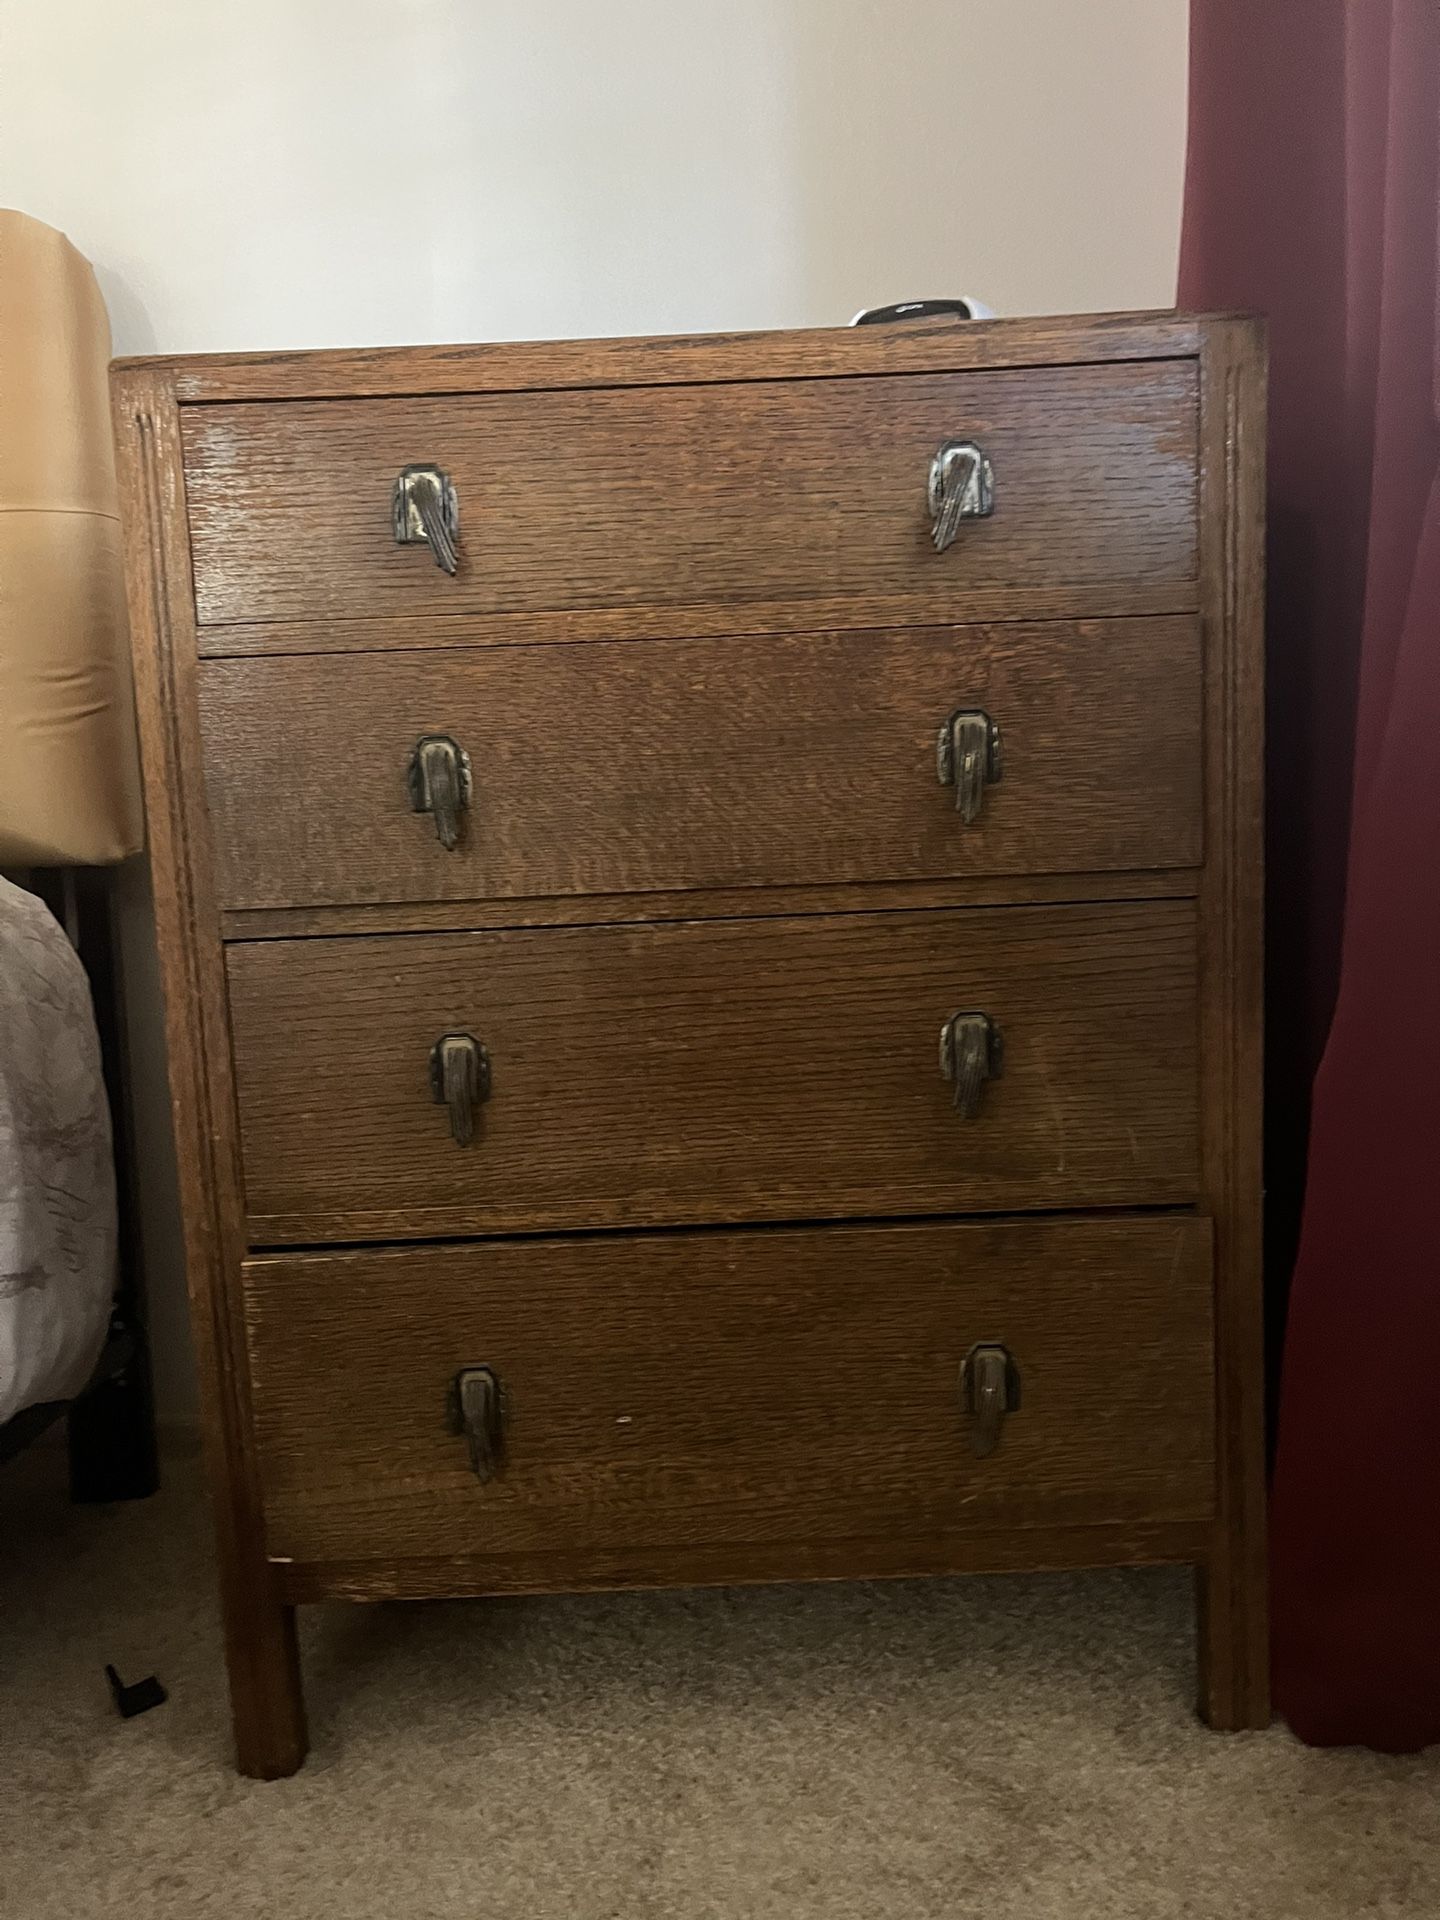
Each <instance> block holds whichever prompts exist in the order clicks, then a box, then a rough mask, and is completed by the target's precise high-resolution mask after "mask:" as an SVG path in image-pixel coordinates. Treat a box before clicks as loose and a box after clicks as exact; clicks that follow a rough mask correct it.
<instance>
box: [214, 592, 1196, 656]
mask: <svg viewBox="0 0 1440 1920" xmlns="http://www.w3.org/2000/svg"><path fill="white" fill-rule="evenodd" d="M938 598H939V601H940V603H941V616H942V617H943V618H945V619H952V618H953V613H954V610H953V607H952V606H951V605H950V601H951V598H952V596H950V595H949V594H948V592H945V593H942V594H941V595H940V596H938ZM1197 599H1198V588H1197V584H1196V582H1195V581H1194V580H1159V581H1152V580H1136V579H1120V580H1101V581H1098V582H1092V583H1091V584H1089V585H1083V584H1082V585H1077V584H1075V583H1073V582H1069V581H1065V580H1059V581H1047V580H1044V579H1036V580H1034V581H1032V582H1031V583H1029V584H1028V585H1027V586H1026V589H1025V593H1024V596H1023V599H1022V600H1020V601H1017V599H1016V596H1015V594H1014V592H1013V591H1012V589H1011V588H1009V587H1007V586H1004V585H1000V586H994V587H976V588H974V589H973V590H971V591H967V593H966V595H965V605H964V612H963V619H964V622H965V624H966V625H969V626H979V625H986V624H990V625H998V624H999V623H1001V622H1004V621H1023V622H1025V623H1033V622H1034V621H1037V620H1092V619H1093V620H1112V619H1120V618H1123V617H1127V616H1130V615H1135V616H1137V617H1146V616H1152V615H1163V614H1173V613H1189V614H1193V613H1194V612H1195V608H1196V603H1197ZM915 624H919V625H925V624H927V621H926V619H925V617H924V601H923V599H922V598H921V597H920V596H917V595H916V594H914V593H909V594H905V593H845V594H824V593H822V594H814V595H807V596H806V597H805V598H804V599H803V600H746V601H744V602H743V603H737V602H733V601H732V602H726V601H714V600H712V601H708V602H706V601H702V602H700V603H699V604H690V603H687V602H685V601H683V600H677V601H676V602H674V603H673V604H667V605H663V606H634V607H562V608H560V609H558V610H552V611H547V612H543V613H453V614H447V615H446V616H445V617H444V619H437V618H436V617H435V616H434V615H433V614H414V613H406V612H404V611H403V610H400V609H397V610H395V611H390V612H384V613H374V614H370V615H364V614H356V615H353V616H351V615H345V616H343V617H341V618H329V617H327V618H325V619H323V620H304V619H299V620H255V621H237V622H235V623H233V624H227V625H225V626H210V627H200V628H198V629H197V630H196V640H197V644H198V646H199V650H200V657H201V659H202V660H205V659H209V660H230V659H237V658H238V659H247V658H250V657H251V656H253V655H255V654H266V653H280V654H284V653H384V652H392V651H393V652H401V653H416V652H421V651H426V652H432V651H439V652H445V651H449V650H450V649H451V648H455V647H539V646H573V645H576V644H589V643H591V642H594V641H597V640H673V639H675V638H676V637H677V636H679V637H683V638H687V639H693V640H726V639H732V638H736V639H740V638H744V637H746V636H749V635H756V634H774V635H781V634H787V633H820V632H830V631H832V630H839V629H844V628H861V629H863V628H881V627H894V626H905V625H915ZM931 624H933V622H932V623H931Z"/></svg>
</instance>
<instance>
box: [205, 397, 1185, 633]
mask: <svg viewBox="0 0 1440 1920" xmlns="http://www.w3.org/2000/svg"><path fill="white" fill-rule="evenodd" d="M183 430H184V435H185V460H186V484H187V492H188V498H189V513H190V527H191V547H192V557H193V566H194V575H195V592H196V606H197V610H198V615H199V618H200V621H201V622H202V624H206V623H215V622H228V621H249V622H254V621H258V620H271V619H287V618H288V619H293V618H297V617H314V618H328V617H335V616H340V617H343V616H347V615H349V616H355V615H357V614H360V615H366V616H370V615H374V614H376V613H379V612H394V613H409V614H427V615H433V616H434V617H435V618H437V619H439V618H444V617H445V616H446V615H449V614H456V613H466V612H489V613H511V612H542V611H550V610H558V609H563V608H580V607H583V608H592V607H593V608H613V607H626V606H630V607H634V606H652V607H653V606H667V605H668V606H673V605H677V604H693V603H706V602H718V603H723V604H725V605H726V606H727V607H730V608H732V609H733V610H734V613H735V623H736V624H737V625H742V624H743V612H742V611H741V609H743V606H744V603H745V602H746V601H748V600H757V601H761V602H768V601H773V600H776V599H782V600H801V601H803V600H806V599H808V598H812V597H818V596H824V597H832V598H833V597H836V596H840V597H843V596H845V595H847V594H850V593H863V594H874V593H888V594H892V595H897V596H901V597H903V598H904V599H905V600H906V601H908V602H912V603H913V613H912V615H911V617H912V618H914V619H917V620H945V621H955V620H962V619H964V618H966V617H967V616H966V600H967V596H968V595H969V594H971V593H972V592H974V591H975V590H977V589H978V590H986V589H994V588H997V587H1002V586H1003V587H1005V588H1007V589H1009V592H1010V598H1011V600H1012V603H1013V605H1014V606H1015V607H1016V608H1017V610H1023V608H1024V604H1025V591H1026V588H1027V585H1028V584H1030V583H1032V582H1033V583H1036V584H1038V585H1040V586H1041V587H1042V588H1043V590H1044V591H1046V593H1047V594H1048V593H1049V592H1051V591H1053V589H1054V587H1055V586H1056V585H1057V584H1059V583H1062V582H1063V583H1065V584H1067V585H1071V584H1073V585H1097V584H1101V583H1104V582H1107V581H1118V580H1134V581H1149V582H1152V583H1153V582H1160V581H1165V582H1170V583H1176V582H1182V581H1191V580H1193V579H1194V577H1195V570H1196V497H1195V435H1196V381H1195V369H1194V364H1193V362H1190V361H1156V362H1147V363H1133V364H1121V365H1111V366H1091V367H1064V368H1055V369H1039V370H1035V371H1033V372H1014V371H995V372H987V373H956V374H940V375H927V374H911V375H904V376H900V377H897V378H885V377H877V378H875V379H873V380H865V381H857V380H848V379H842V380H829V381H817V380H804V381H788V382H787V381H768V382H767V381H749V382H736V383H720V384H716V385H709V386H692V387H685V386H674V387H651V388H641V389H636V388H624V387H620V388H609V389H595V390H588V391H584V392H576V391H567V392H556V393H545V392H533V393H525V394H519V395H510V394H491V395H471V396H466V397H460V398H445V399H426V398H418V399H404V400H390V399H375V400H355V401H347V400H334V401H320V402H311V401H295V402H292V403H289V404H284V405H269V404H263V403H255V404H245V405H238V406H215V407H197V408H189V409H187V410H186V412H185V415H184V421H183ZM951 438H973V439H976V440H978V441H979V442H980V443H981V444H982V445H983V446H984V448H985V450H986V452H987V453H988V454H989V456H990V458H991V460H992V462H993V464H994V468H995V494H996V506H995V512H994V514H993V516H992V517H991V518H989V519H984V520H974V521H969V522H967V523H965V524H964V526H963V527H962V530H961V533H960V537H959V538H958V539H957V540H956V542H955V544H954V545H953V546H952V547H950V548H949V549H948V550H947V551H946V552H944V553H937V552H936V551H935V550H934V547H933V545H932V543H931V538H930V523H929V517H928V513H927V509H926V499H925V494H926V481H927V476H928V473H929V467H930V462H931V459H932V457H933V455H934V453H935V451H936V448H937V447H938V446H939V444H940V443H941V442H942V441H944V440H946V439H951ZM416 461H430V462H434V463H436V464H438V465H440V466H441V467H443V468H444V470H445V471H446V472H447V473H448V474H449V475H450V476H451V477H452V479H453V480H454V483H455V487H456V489H457V492H458V496H459V501H460V529H461V531H460V566H459V572H458V573H457V574H456V576H455V577H454V578H451V577H450V576H448V575H446V574H445V573H443V572H442V571H441V570H440V569H439V568H438V567H437V566H436V565H435V563H434V560H433V558H432V556H431V553H430V551H429V549H428V548H427V547H426V546H424V545H423V544H422V545H416V546H398V545H397V544H396V543H395V540H394V538H393V534H392V531H391V524H390V493H391V487H392V483H393V482H394V479H395V476H396V475H397V474H398V473H399V471H400V470H401V468H402V467H404V466H406V465H407V464H410V463H413V462H416Z"/></svg>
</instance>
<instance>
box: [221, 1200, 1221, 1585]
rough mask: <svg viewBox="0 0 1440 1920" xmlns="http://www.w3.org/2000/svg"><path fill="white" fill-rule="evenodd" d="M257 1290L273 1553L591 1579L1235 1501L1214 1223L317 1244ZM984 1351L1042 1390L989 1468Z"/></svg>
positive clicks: (1030, 1392) (1177, 1512) (271, 1272)
mask: <svg viewBox="0 0 1440 1920" xmlns="http://www.w3.org/2000/svg"><path fill="white" fill-rule="evenodd" d="M246 1302H247V1314H248V1324H249V1337H250V1353H251V1368H252V1376H253V1381H254V1396H255V1419H256V1431H257V1438H258V1442H259V1448H260V1456H261V1461H262V1471H263V1475H264V1485H265V1499H266V1515H267V1541H268V1546H269V1551H270V1553H271V1554H272V1555H273V1556H275V1557H277V1558H282V1559H283V1558H289V1559H295V1560H302V1561H315V1560H326V1559H332V1558H333V1559H337V1560H341V1561H344V1560H353V1559H363V1558H366V1557H368V1556H374V1557H379V1558H382V1559H385V1560H403V1559H406V1558H408V1557H410V1556H420V1557H426V1556H473V1557H474V1558H475V1559H476V1560H477V1561H480V1560H484V1561H485V1562H489V1561H491V1560H494V1561H498V1562H502V1563H503V1561H504V1559H505V1558H506V1556H508V1555H511V1554H527V1555H535V1554H542V1553H543V1554H547V1555H549V1556H551V1559H552V1563H553V1565H554V1569H555V1579H554V1582H553V1583H554V1584H558V1585H562V1586H564V1585H569V1584H571V1583H572V1582H573V1581H574V1580H575V1579H576V1578H577V1577H578V1578H583V1576H584V1573H585V1568H586V1562H587V1557H588V1555H589V1554H590V1553H591V1552H593V1551H595V1550H596V1549H599V1550H600V1551H601V1552H602V1553H604V1554H607V1555H612V1556H613V1555H615V1554H617V1553H621V1554H623V1553H626V1552H627V1551H628V1552H635V1551H637V1550H638V1551H640V1552H644V1551H645V1550H648V1549H657V1548H665V1549H672V1550H674V1551H676V1552H677V1553H679V1552H682V1551H690V1550H703V1549H721V1548H725V1549H728V1550H729V1551H730V1553H731V1554H732V1556H733V1565H734V1569H735V1572H736V1574H743V1571H744V1569H745V1565H746V1553H747V1550H748V1549H749V1548H751V1547H769V1548H770V1549H772V1550H776V1551H779V1552H780V1553H781V1554H782V1556H783V1555H784V1554H785V1553H786V1551H787V1550H788V1551H791V1552H793V1550H794V1549H793V1543H795V1542H805V1543H807V1545H808V1546H812V1547H813V1546H815V1545H818V1544H820V1543H824V1542H826V1541H835V1540H843V1539H848V1538H853V1537H859V1538H861V1539H865V1538H891V1539H897V1540H902V1541H903V1540H908V1539H909V1538H911V1537H918V1538H921V1539H935V1538H943V1537H944V1536H946V1535H953V1536H956V1537H957V1545H958V1544H960V1542H961V1541H963V1536H964V1535H965V1533H966V1532H967V1531H968V1530H969V1529H971V1528H979V1529H987V1528H988V1529H990V1530H994V1529H997V1528H999V1527H1016V1528H1023V1527H1030V1526H1045V1525H1050V1526H1057V1527H1065V1526H1077V1525H1114V1524H1117V1523H1122V1522H1129V1521H1137V1522H1156V1521H1187V1520H1195V1519H1203V1518H1205V1517H1207V1516H1208V1515H1209V1514H1210V1513H1211V1512H1212V1510H1213V1501H1214V1435H1213V1426H1212V1421H1213V1410H1212V1402H1211V1357H1210V1316H1211V1265H1210V1235H1209V1227H1208V1224H1207V1223H1206V1222H1205V1221H1204V1220H1201V1219H1196V1218H1193V1217H1183V1216H1168V1217H1157V1218H1152V1219H1148V1220H1123V1219H1112V1220H1105V1221H1094V1222H1080V1221H1073V1222H1064V1223H1055V1222H1045V1223H1035V1222H1030V1223H1024V1222H1021V1223H1016V1222H1005V1223H996V1224H991V1225H975V1224H968V1225H962V1226H934V1227H925V1228H915V1227H902V1228H895V1229H867V1228H860V1229H837V1230H832V1231H829V1232H826V1231H816V1230H810V1231H802V1232H772V1233H763V1232H762V1233H750V1234H726V1233H706V1234H701V1235H694V1236H674V1235H649V1236H645V1237H643V1238H640V1239H634V1240H631V1239H626V1238H624V1237H617V1236H602V1237H600V1238H597V1239H590V1240H580V1241H574V1240H571V1241H550V1242H545V1241H531V1242H528V1243H509V1244H505V1243H501V1244H492V1245H490V1246H488V1247H487V1246H481V1247H469V1248H427V1249H425V1250H423V1251H417V1252H413V1253H399V1252H388V1253H387V1252H366V1253H355V1254H346V1255H341V1256H337V1257H334V1258H330V1259H326V1258H321V1257H316V1256H306V1255H301V1256H293V1257H290V1258H288V1259H274V1260H266V1261H252V1262H250V1263H249V1264H248V1265H247V1268H246ZM682 1328H683V1337H681V1338H677V1332H678V1330H680V1329H682ZM978 1341H1003V1342H1005V1343H1006V1344H1007V1345H1008V1347H1009V1348H1010V1350H1011V1352H1012V1354H1013V1355H1014V1358H1015V1360H1016V1363H1017V1365H1018V1367H1019V1371H1020V1377H1021V1390H1022V1405H1021V1407H1020V1409H1019V1411H1017V1412H1016V1413H1014V1414H1012V1415H1010V1416H1008V1418H1007V1420H1006V1422H1005V1426H1004V1430H1003V1434H1002V1438H1001V1441H1000V1444H999V1446H998V1448H997V1450H996V1451H995V1452H994V1453H993V1454H991V1455H990V1456H989V1457H988V1458H985V1459H976V1458H975V1457H974V1455H973V1454H972V1452H971V1451H970V1448H969V1445H968V1435H969V1428H970V1416H967V1415H966V1414H965V1413H963V1412H962V1410H961V1408H960V1404H959V1397H958V1382H959V1377H960V1369H961V1364H962V1362H963V1360H964V1357H965V1355H966V1353H967V1351H968V1350H969V1348H970V1347H971V1346H972V1345H973V1344H974V1343H976V1342H978ZM317 1354H324V1355H326V1356H327V1365H326V1366H325V1367H324V1368H323V1369H321V1370H319V1371H318V1372H317V1369H316V1368H315V1366H314V1363H313V1357H314V1356H315V1355H317ZM476 1365H486V1366H489V1367H491V1368H492V1369H493V1370H494V1371H495V1372H496V1373H497V1374H498V1376H499V1378H500V1381H501V1383H502V1389H503V1391H504V1393H505V1395H506V1400H507V1417H506V1427H505V1465H504V1468H503V1471H501V1472H500V1473H499V1474H498V1475H497V1477H495V1478H494V1479H492V1480H490V1481H489V1482H487V1483H485V1484H483V1485H482V1484H481V1483H480V1482H478V1481H477V1480H476V1478H475V1476H474V1474H473V1473H472V1472H471V1470H470V1468H469V1465H468V1461H467V1455H466V1447H465V1442H464V1440H463V1439H461V1438H457V1437H455V1436H454V1435H452V1434H450V1433H449V1432H448V1431H447V1429H446V1422H445V1418H444V1410H445V1396H446V1389H447V1385H448V1383H449V1382H450V1380H451V1379H452V1378H453V1377H454V1376H455V1374H456V1373H457V1372H458V1371H459V1370H460V1369H461V1368H462V1367H466V1366H476ZM782 1564H783V1558H782ZM722 1577H728V1575H726V1576H722Z"/></svg>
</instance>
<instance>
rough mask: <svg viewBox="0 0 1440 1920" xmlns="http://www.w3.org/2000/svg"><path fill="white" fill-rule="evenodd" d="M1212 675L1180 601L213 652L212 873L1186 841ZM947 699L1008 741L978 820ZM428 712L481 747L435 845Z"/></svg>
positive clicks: (336, 900)
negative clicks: (449, 837)
mask: <svg viewBox="0 0 1440 1920" xmlns="http://www.w3.org/2000/svg"><path fill="white" fill-rule="evenodd" d="M1120 688H1123V689H1124V695H1123V698H1122V697H1119V695H1118V693H1117V690H1118V689H1120ZM1200 698H1201V689H1200V649H1199V637H1198V630H1197V628H1196V626H1195V624H1194V623H1193V622H1192V621H1189V620H1184V619H1177V620H1168V621H1158V620H1144V621H1136V620H1126V621H1114V622H1109V623H1101V622H1089V623H1084V624H1065V623H1053V624H1046V625H1041V626H1000V627H958V628H947V629H939V630H928V629H927V630H919V631H911V632H903V631H902V632H898V633H894V632H890V633H855V634H821V635H806V636H801V637H797V638H794V639H790V640H786V641H780V642H777V641H774V640H769V639H747V640H730V641H727V642H724V643H719V642H714V641H704V640H675V641H653V642H648V643H646V644H643V645H630V644H612V645H605V644H602V645H597V646H591V647H510V648H503V649H495V650H490V651H485V652H479V653H446V654H443V655H439V656H437V655H433V654H423V653H417V654H387V655H360V656H355V657H351V658H349V659H346V660H343V661H338V660H334V659H327V658H324V657H320V658H307V657H303V656H300V657H292V658H286V659H275V660H244V661H241V660H229V661H216V660H211V661H206V662H204V663H203V664H202V666H201V669H200V718H201V730H202V734H203V737H204V743H205V768H206V789H207V794H208V800H209V810H210V822H211V832H212V835H213V840H214V847H215V859H216V868H217V887H218V889H219V893H220V897H221V900H222V903H223V904H224V905H225V906H227V907H230V908H260V907H285V906H311V905H332V904H333V905H353V904H361V903H374V904H384V903H387V902H408V901H446V900H465V899H493V898H525V897H528V896H534V895H550V896H557V895H567V894H569V895H575V894H584V895H589V894H595V893H600V894H606V893H625V892H642V891H644V892H660V891H664V890H666V889H671V888H675V889H686V888H735V887H755V888H759V887H766V886H772V885H791V886H795V885H802V884H811V885H824V884H827V883H835V882H844V881H871V880H904V879H925V878H935V877H941V876H949V875H959V874H964V875H973V874H1011V873H1027V872H1040V873H1054V872H1060V871H1063V870H1064V869H1066V868H1077V867H1078V868H1087V869H1090V870H1104V869H1106V868H1159V867H1165V866H1190V865H1194V864H1195V863H1197V862H1198V860H1199V858H1200V852H1201V848H1200V814H1201V787H1200ZM957 707H971V708H979V709H983V710H985V711H987V712H988V713H989V714H990V716H991V718H992V719H993V720H994V721H995V722H996V724H997V725H998V726H999V728H1000V729H1001V733H1002V736H1003V745H1004V774H1003V778H1002V779H1001V781H1000V782H999V783H998V784H996V785H994V786H991V787H989V788H988V790H987V792H986V794H985V799H984V806H983V811H982V813H981V816H980V818H979V819H978V820H976V821H975V822H974V823H972V824H971V825H969V826H967V825H966V824H965V823H964V821H962V820H961V818H960V816H959V814H958V813H957V811H956V806H955V790H954V788H953V787H944V786H941V785H940V783H939V781H938V779H937V777H936V762H935V747H936V736H937V732H938V730H939V728H940V727H941V725H942V724H943V723H944V721H945V719H946V716H947V715H948V714H950V713H951V712H953V711H954V710H955V709H956V708H957ZM431 733H443V734H447V735H450V736H451V737H453V739H454V740H455V741H456V742H457V743H458V744H459V746H460V747H461V748H462V749H463V750H464V751H465V752H466V753H467V754H468V756H469V760H470V766H471V772H472V784H473V792H472V795H471V800H470V805H469V809H468V811H467V812H466V813H465V815H464V816H463V828H462V833H461V837H460V840H459V843H458V845H456V846H455V847H453V848H451V849H449V850H447V849H446V848H445V847H444V846H442V844H441V842H440V840H439V838H438V836H437V834H436V831H435V823H434V820H433V818H432V817H431V816H430V815H428V814H424V813H417V812H415V811H414V810H413V809H412V807H411V804H410V801H409V798H408V796H407V791H406V769H407V766H408V764H409V761H410V758H411V755H412V753H413V751H414V747H415V743H416V741H417V740H418V739H419V738H420V737H421V736H422V735H425V734H431Z"/></svg>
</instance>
